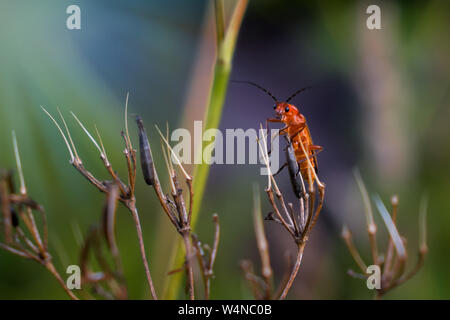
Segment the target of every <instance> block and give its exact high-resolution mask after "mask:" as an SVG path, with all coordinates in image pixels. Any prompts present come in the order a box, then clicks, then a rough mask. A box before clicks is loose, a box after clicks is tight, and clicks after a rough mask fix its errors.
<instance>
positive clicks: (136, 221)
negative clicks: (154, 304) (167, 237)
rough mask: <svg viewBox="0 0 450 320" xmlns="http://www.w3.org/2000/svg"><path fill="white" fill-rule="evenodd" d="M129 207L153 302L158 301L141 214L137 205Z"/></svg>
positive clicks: (132, 203)
mask: <svg viewBox="0 0 450 320" xmlns="http://www.w3.org/2000/svg"><path fill="white" fill-rule="evenodd" d="M127 207H128V209H129V210H130V212H131V215H132V216H133V220H134V224H135V226H136V232H137V235H138V239H139V249H140V252H141V257H142V262H143V264H144V268H145V274H146V276H147V282H148V285H149V287H150V292H151V295H152V298H153V300H157V299H158V297H157V296H156V291H155V287H154V285H153V281H152V276H151V274H150V268H149V266H148V260H147V255H146V253H145V247H144V238H143V236H142V228H141V222H140V219H139V214H138V211H137V208H136V205H135V203H134V202H131V203H129V204H128V206H127Z"/></svg>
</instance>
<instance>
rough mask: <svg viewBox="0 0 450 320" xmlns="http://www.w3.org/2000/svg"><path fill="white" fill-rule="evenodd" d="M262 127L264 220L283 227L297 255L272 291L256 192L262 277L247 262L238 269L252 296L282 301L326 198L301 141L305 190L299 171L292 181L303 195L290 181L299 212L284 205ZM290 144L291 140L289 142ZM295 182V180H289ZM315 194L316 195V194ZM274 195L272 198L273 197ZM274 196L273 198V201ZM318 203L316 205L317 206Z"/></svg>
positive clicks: (297, 269) (255, 209) (265, 242)
mask: <svg viewBox="0 0 450 320" xmlns="http://www.w3.org/2000/svg"><path fill="white" fill-rule="evenodd" d="M266 131H267V130H264V129H263V128H262V126H261V134H262V136H263V139H262V141H260V140H258V144H259V148H260V151H261V154H262V156H263V159H264V162H265V164H266V167H267V171H268V182H267V187H266V190H265V191H266V193H267V196H268V199H269V202H270V204H271V206H272V209H273V212H271V213H269V215H268V216H267V217H266V218H265V220H270V221H274V222H276V223H278V224H280V225H282V226H283V228H284V229H285V230H286V231H287V232H288V233H289V234H290V235H291V236H292V238H293V240H294V242H295V244H296V247H297V255H296V259H295V262H294V264H293V265H292V264H291V262H290V260H288V267H289V269H288V271H287V272H286V276H285V277H284V279H283V281H281V283H280V284H279V286H278V288H277V289H276V290H275V291H274V288H273V271H272V267H271V265H270V254H269V247H268V242H267V239H266V236H265V232H264V226H263V223H262V220H261V208H260V200H259V192H258V191H257V189H255V194H254V223H255V232H256V240H257V244H258V250H259V253H260V258H261V266H262V276H261V277H260V276H257V275H256V274H255V273H254V270H253V265H252V263H251V262H250V261H244V262H242V263H241V268H242V270H243V272H244V275H245V278H246V279H247V281H248V282H249V284H250V287H251V288H252V291H253V294H254V296H255V298H256V299H280V300H282V299H285V298H286V296H287V294H288V292H289V290H290V288H291V287H292V284H293V283H294V280H295V278H296V276H297V274H298V271H299V269H300V266H301V263H302V258H303V252H304V250H305V246H306V243H307V241H308V238H309V235H310V234H311V231H312V229H313V227H314V225H315V224H316V222H317V219H318V217H319V214H320V211H321V210H322V206H323V201H324V196H325V184H324V183H323V182H321V181H320V180H319V178H318V176H317V174H316V171H315V170H314V167H313V166H312V163H311V160H310V157H309V155H308V154H307V152H306V149H305V146H304V145H303V142H302V141H300V143H301V147H302V150H303V153H304V154H305V159H306V161H307V163H308V166H309V170H308V172H309V174H310V177H309V179H308V180H309V181H312V183H310V184H308V189H306V188H305V183H304V181H303V177H302V176H301V174H299V171H298V170H295V171H296V173H295V174H294V176H293V178H294V179H295V180H296V179H299V180H300V184H301V185H300V188H301V190H302V192H300V193H299V192H297V191H296V189H298V188H297V187H298V186H297V185H295V182H293V187H294V193H296V195H297V197H298V199H299V206H298V211H297V212H296V210H295V207H294V205H293V204H292V203H286V201H285V200H284V196H283V193H282V192H281V191H280V189H279V188H278V185H277V183H276V181H275V178H274V174H272V172H271V169H270V164H269V152H268V147H267V141H266V135H265V134H264V132H266ZM288 143H289V145H290V141H289V140H288ZM287 161H289V156H288V159H287ZM294 162H295V164H296V161H294ZM290 169H292V168H290ZM292 181H294V180H292ZM316 188H317V189H316ZM317 191H318V192H317ZM274 194H275V195H274ZM275 197H276V199H275ZM316 200H318V203H316Z"/></svg>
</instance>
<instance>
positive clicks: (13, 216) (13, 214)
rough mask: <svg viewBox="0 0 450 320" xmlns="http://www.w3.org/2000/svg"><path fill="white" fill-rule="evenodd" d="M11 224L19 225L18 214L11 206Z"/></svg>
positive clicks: (15, 226)
mask: <svg viewBox="0 0 450 320" xmlns="http://www.w3.org/2000/svg"><path fill="white" fill-rule="evenodd" d="M11 224H12V226H13V227H14V228H17V227H18V226H19V216H18V215H17V213H16V210H15V209H14V207H13V206H11Z"/></svg>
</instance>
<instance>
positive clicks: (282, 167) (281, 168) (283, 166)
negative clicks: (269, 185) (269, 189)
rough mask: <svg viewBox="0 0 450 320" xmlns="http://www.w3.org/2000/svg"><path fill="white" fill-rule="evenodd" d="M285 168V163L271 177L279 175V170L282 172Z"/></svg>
mask: <svg viewBox="0 0 450 320" xmlns="http://www.w3.org/2000/svg"><path fill="white" fill-rule="evenodd" d="M286 166H287V162H285V163H284V164H283V165H282V166H281V167H280V169H278V171H277V172H275V173H274V174H273V176H274V177H275V176H276V175H277V174H279V173H280V172H281V170H283V169H284V168H285V167H286Z"/></svg>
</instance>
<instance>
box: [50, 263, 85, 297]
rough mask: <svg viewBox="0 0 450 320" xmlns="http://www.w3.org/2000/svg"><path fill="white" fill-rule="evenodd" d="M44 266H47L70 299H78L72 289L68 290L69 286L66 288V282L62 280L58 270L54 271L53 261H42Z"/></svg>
mask: <svg viewBox="0 0 450 320" xmlns="http://www.w3.org/2000/svg"><path fill="white" fill-rule="evenodd" d="M44 266H45V267H46V268H47V270H48V271H50V273H51V274H52V275H53V276H54V277H55V278H56V280H57V281H58V283H59V284H60V285H61V287H62V288H63V289H64V291H65V292H66V293H67V295H68V296H69V297H70V298H71V299H72V300H78V297H77V296H75V295H74V294H73V292H72V291H70V290H69V288H67V286H66V284H65V283H64V280H63V279H62V278H61V276H60V275H59V273H58V271H56V268H55V266H54V265H53V263H52V262H51V261H48V262H46V263H44Z"/></svg>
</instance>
